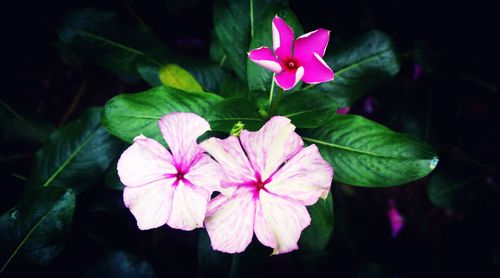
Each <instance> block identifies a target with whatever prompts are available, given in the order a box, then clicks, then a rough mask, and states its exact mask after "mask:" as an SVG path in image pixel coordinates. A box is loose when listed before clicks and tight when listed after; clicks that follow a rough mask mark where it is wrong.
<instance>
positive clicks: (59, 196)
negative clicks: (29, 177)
mask: <svg viewBox="0 0 500 278" xmlns="http://www.w3.org/2000/svg"><path fill="white" fill-rule="evenodd" d="M74 210H75V195H74V194H73V192H72V191H71V190H70V189H68V188H62V187H53V186H49V187H37V188H33V189H31V190H29V191H27V192H26V194H25V195H24V197H23V198H22V200H21V201H20V202H19V204H17V205H16V206H15V207H14V208H12V209H10V210H9V211H7V212H6V213H4V214H3V215H2V216H1V217H0V265H2V267H1V269H0V274H1V273H2V272H3V271H4V270H5V268H6V267H7V266H8V264H9V263H10V262H11V261H12V260H13V259H15V260H17V259H21V260H23V261H25V262H28V263H33V264H48V263H49V262H51V261H52V260H53V259H54V258H55V257H56V256H57V255H58V254H59V252H60V251H61V250H62V248H63V245H64V240H65V237H66V235H67V234H68V231H69V230H70V228H71V222H72V220H73V212H74Z"/></svg>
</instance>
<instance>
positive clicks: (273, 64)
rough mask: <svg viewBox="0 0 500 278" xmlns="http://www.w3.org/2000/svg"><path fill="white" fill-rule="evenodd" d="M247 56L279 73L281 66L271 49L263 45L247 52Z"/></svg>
mask: <svg viewBox="0 0 500 278" xmlns="http://www.w3.org/2000/svg"><path fill="white" fill-rule="evenodd" d="M248 58H249V59H250V60H251V61H252V62H254V63H256V64H257V65H259V66H261V67H263V68H265V69H268V70H270V71H272V72H274V73H280V72H281V71H282V70H283V68H282V67H281V63H280V61H279V60H278V59H277V58H276V57H274V54H273V52H272V51H271V49H269V48H267V47H265V46H263V47H259V48H256V49H254V50H251V51H250V52H248Z"/></svg>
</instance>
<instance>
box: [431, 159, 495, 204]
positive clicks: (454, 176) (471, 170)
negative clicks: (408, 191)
mask: <svg viewBox="0 0 500 278" xmlns="http://www.w3.org/2000/svg"><path fill="white" fill-rule="evenodd" d="M442 166H443V167H439V168H438V170H437V171H436V173H434V174H433V175H432V177H431V178H430V180H429V185H428V187H427V196H428V197H429V200H430V201H431V203H432V204H433V205H435V206H436V207H440V208H464V207H466V206H469V205H471V203H473V202H474V201H475V200H476V199H478V197H479V196H481V195H483V194H485V192H487V189H488V187H487V186H486V183H485V181H484V178H485V176H486V174H488V172H489V170H493V169H495V168H492V169H489V170H484V169H480V168H478V166H477V165H474V164H471V163H457V162H453V163H451V165H444V164H443V165H442ZM496 168H498V167H496Z"/></svg>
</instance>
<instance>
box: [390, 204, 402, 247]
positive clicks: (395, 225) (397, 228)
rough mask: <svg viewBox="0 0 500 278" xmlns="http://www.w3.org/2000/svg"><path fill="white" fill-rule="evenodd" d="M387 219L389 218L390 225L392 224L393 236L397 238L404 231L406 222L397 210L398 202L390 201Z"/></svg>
mask: <svg viewBox="0 0 500 278" xmlns="http://www.w3.org/2000/svg"><path fill="white" fill-rule="evenodd" d="M387 217H388V218H389V223H390V224H391V236H392V237H393V238H395V237H396V236H397V235H398V234H399V232H401V230H402V229H403V226H404V223H405V220H404V218H403V216H402V215H401V214H400V213H399V211H398V209H397V208H396V202H395V201H394V200H393V199H390V200H389V210H388V211H387Z"/></svg>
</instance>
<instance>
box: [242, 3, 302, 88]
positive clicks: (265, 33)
mask: <svg viewBox="0 0 500 278" xmlns="http://www.w3.org/2000/svg"><path fill="white" fill-rule="evenodd" d="M276 15H278V16H280V17H281V18H283V20H285V21H286V23H288V25H290V27H292V29H293V31H294V33H295V35H296V36H299V35H302V34H303V33H304V30H303V28H302V25H300V23H299V20H298V19H297V16H296V15H295V14H294V13H293V11H292V10H291V9H290V8H288V7H287V6H284V5H275V6H272V7H270V8H269V9H267V10H266V12H265V13H264V15H263V16H262V18H261V19H260V20H259V21H258V24H257V26H256V28H255V34H254V37H253V39H252V42H251V44H250V49H255V48H258V47H261V46H267V47H269V48H272V45H273V35H272V21H273V18H274V16H276ZM245 57H246V56H245ZM246 61H247V67H248V68H247V70H248V74H247V77H248V88H249V89H250V92H252V94H254V95H253V96H252V97H253V98H267V96H268V94H269V90H270V89H271V82H272V78H273V73H272V72H271V71H269V70H267V69H264V68H262V67H261V66H258V65H257V64H255V63H254V62H252V61H250V59H248V58H247V59H246ZM275 87H276V90H278V87H277V86H275ZM298 88H299V86H296V88H295V90H298ZM295 90H291V91H295ZM291 91H290V92H291ZM262 92H263V93H264V95H262ZM255 94H257V95H255ZM275 95H276V94H275Z"/></svg>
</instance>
